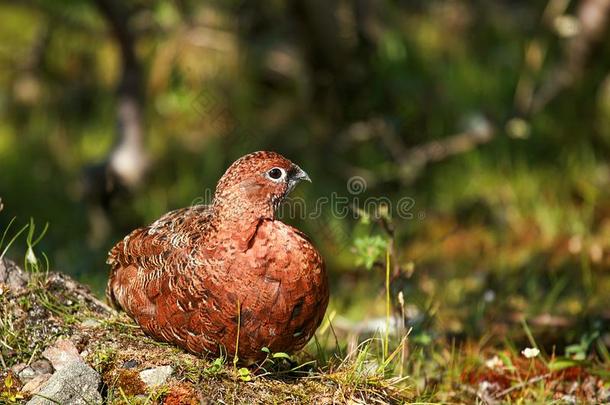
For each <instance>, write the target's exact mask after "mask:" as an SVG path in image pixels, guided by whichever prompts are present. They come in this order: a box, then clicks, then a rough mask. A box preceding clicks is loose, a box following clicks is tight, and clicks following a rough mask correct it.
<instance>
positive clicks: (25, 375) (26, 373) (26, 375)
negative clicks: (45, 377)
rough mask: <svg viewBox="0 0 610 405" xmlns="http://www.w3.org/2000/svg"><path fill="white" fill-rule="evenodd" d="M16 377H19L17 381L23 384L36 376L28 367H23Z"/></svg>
mask: <svg viewBox="0 0 610 405" xmlns="http://www.w3.org/2000/svg"><path fill="white" fill-rule="evenodd" d="M17 375H18V376H19V379H20V380H21V382H24V383H25V382H27V381H30V380H31V379H32V378H34V377H36V376H37V374H36V372H35V371H34V370H33V369H32V367H30V366H27V367H25V368H24V369H23V370H21V371H20V372H19V374H17Z"/></svg>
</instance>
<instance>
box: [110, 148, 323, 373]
mask: <svg viewBox="0 0 610 405" xmlns="http://www.w3.org/2000/svg"><path fill="white" fill-rule="evenodd" d="M300 180H309V177H308V176H307V175H306V174H305V172H303V171H302V170H301V169H300V168H299V167H298V166H297V165H295V164H293V163H292V162H290V161H289V160H288V159H286V158H284V157H282V156H281V155H279V154H277V153H274V152H255V153H252V154H249V155H246V156H244V157H243V158H241V159H239V160H237V161H236V162H235V163H233V165H231V167H229V169H227V171H226V172H225V174H224V175H223V177H222V178H221V179H220V181H219V182H218V185H217V187H216V193H215V196H214V201H213V203H212V204H211V205H196V206H192V207H187V208H182V209H179V210H176V211H172V212H170V213H168V214H166V215H164V216H163V217H161V218H160V219H158V220H157V221H155V222H154V223H153V224H151V225H149V226H147V227H144V228H140V229H137V230H135V231H133V232H132V233H131V234H129V235H128V236H126V237H125V238H124V239H123V240H122V241H121V242H119V243H118V244H117V245H116V246H115V247H114V248H113V249H112V250H111V251H110V254H109V259H108V263H109V264H110V265H111V274H110V280H109V283H108V288H107V296H108V299H109V301H110V302H111V303H112V304H113V305H114V306H116V307H119V308H122V309H123V310H125V312H126V313H127V314H128V315H129V316H131V317H132V318H133V319H134V320H135V321H136V322H137V323H138V324H139V325H140V326H141V327H142V329H143V330H144V331H145V332H146V333H147V334H149V335H150V336H152V337H153V338H155V339H159V340H162V341H166V342H170V343H173V344H176V345H178V346H180V347H183V348H185V349H187V350H189V351H191V352H194V353H202V354H206V353H211V354H214V355H218V354H220V353H226V354H228V355H233V354H234V353H235V352H237V355H238V357H239V359H240V361H241V362H243V363H251V362H253V361H256V360H259V359H261V358H264V357H265V352H263V351H262V350H261V349H262V348H263V347H267V348H269V349H270V350H271V351H273V352H288V353H290V352H294V351H296V350H299V349H300V348H302V347H303V346H304V345H305V344H306V343H307V341H308V340H309V339H310V338H311V337H312V335H313V334H314V332H315V330H316V329H317V327H318V326H319V325H320V322H321V321H322V318H323V316H324V313H325V311H326V306H327V304H328V285H327V278H326V272H325V268H324V262H323V260H322V257H321V256H320V254H319V253H318V251H317V250H316V249H315V247H314V246H313V244H312V243H311V241H310V240H309V239H308V238H307V237H306V236H305V235H304V234H303V233H302V232H300V231H299V230H297V229H295V228H293V227H291V226H289V225H286V224H284V223H282V222H281V221H279V220H276V219H275V218H274V212H275V210H276V208H277V206H278V205H279V204H280V203H281V201H282V200H283V199H284V197H285V196H286V195H287V194H288V193H289V192H290V191H291V190H292V188H293V187H294V186H295V184H296V183H297V182H299V181H300ZM238 332H239V338H238Z"/></svg>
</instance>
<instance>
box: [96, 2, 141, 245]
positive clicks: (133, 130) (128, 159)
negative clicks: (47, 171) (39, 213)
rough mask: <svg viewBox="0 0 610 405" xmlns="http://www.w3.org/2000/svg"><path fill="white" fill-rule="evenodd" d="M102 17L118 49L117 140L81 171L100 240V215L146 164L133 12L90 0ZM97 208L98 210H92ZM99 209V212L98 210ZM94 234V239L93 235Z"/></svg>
mask: <svg viewBox="0 0 610 405" xmlns="http://www.w3.org/2000/svg"><path fill="white" fill-rule="evenodd" d="M93 2H94V4H95V6H96V7H97V8H98V10H99V11H100V14H101V15H102V16H103V17H104V18H105V20H106V22H107V24H108V26H109V28H110V29H111V31H112V33H113V35H114V37H115V39H116V41H117V45H118V47H119V51H120V55H121V78H120V81H119V84H118V86H117V106H116V114H117V139H116V141H115V144H114V146H113V148H112V150H111V151H110V153H109V155H108V157H107V158H106V159H105V160H104V161H103V162H102V163H100V164H97V165H92V166H89V167H87V168H85V173H84V178H85V187H84V191H85V197H86V198H87V199H88V200H89V201H90V202H91V203H93V205H94V208H93V209H92V211H91V212H90V221H91V224H92V232H93V235H94V236H93V237H92V239H94V242H95V240H102V239H103V237H104V234H105V233H106V231H105V230H106V229H107V228H108V227H107V226H104V225H103V224H104V223H105V222H106V221H104V220H103V218H102V217H103V216H105V215H104V214H103V213H104V212H107V211H108V210H109V208H110V204H111V202H112V200H113V198H114V197H116V196H117V195H123V194H125V192H131V191H133V190H135V189H136V188H137V187H138V186H140V184H141V183H142V181H143V179H144V176H145V174H146V171H147V169H148V165H149V159H148V154H147V153H146V150H145V146H144V137H145V132H144V131H145V130H144V122H143V117H142V115H143V109H144V106H143V104H144V94H143V93H144V85H143V75H144V72H143V69H142V66H141V64H140V61H139V60H138V57H137V54H136V40H137V35H136V34H135V33H134V31H133V30H132V28H131V26H130V23H131V19H132V17H133V15H134V10H132V9H128V8H127V7H126V6H125V4H124V3H123V2H121V1H117V0H93ZM96 207H98V208H96ZM99 207H101V210H100V209H99ZM96 234H97V237H96V236H95V235H96Z"/></svg>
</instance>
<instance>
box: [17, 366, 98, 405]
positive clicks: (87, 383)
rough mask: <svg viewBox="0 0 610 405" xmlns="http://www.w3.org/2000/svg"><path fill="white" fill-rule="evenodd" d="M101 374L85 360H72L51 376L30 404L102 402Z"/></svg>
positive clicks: (86, 403) (76, 404)
mask: <svg viewBox="0 0 610 405" xmlns="http://www.w3.org/2000/svg"><path fill="white" fill-rule="evenodd" d="M100 383H101V378H100V375H99V374H98V373H97V372H96V371H95V370H94V369H92V368H91V367H89V366H88V365H86V364H85V363H83V362H80V361H75V362H72V363H70V364H68V365H66V366H65V367H63V368H62V369H61V370H59V371H56V372H55V374H53V375H52V376H51V378H49V381H47V383H46V384H45V385H44V386H43V387H42V389H41V390H40V391H39V392H38V394H36V395H35V396H34V398H32V399H31V400H30V401H29V402H28V405H55V404H62V405H92V404H101V403H102V395H101V394H100V392H99V391H98V388H99V385H100Z"/></svg>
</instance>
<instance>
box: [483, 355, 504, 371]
mask: <svg viewBox="0 0 610 405" xmlns="http://www.w3.org/2000/svg"><path fill="white" fill-rule="evenodd" d="M485 365H486V366H487V368H490V369H492V370H496V369H500V368H502V367H504V363H503V362H502V360H500V358H499V357H498V356H493V357H492V358H491V359H488V360H487V361H485Z"/></svg>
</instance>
